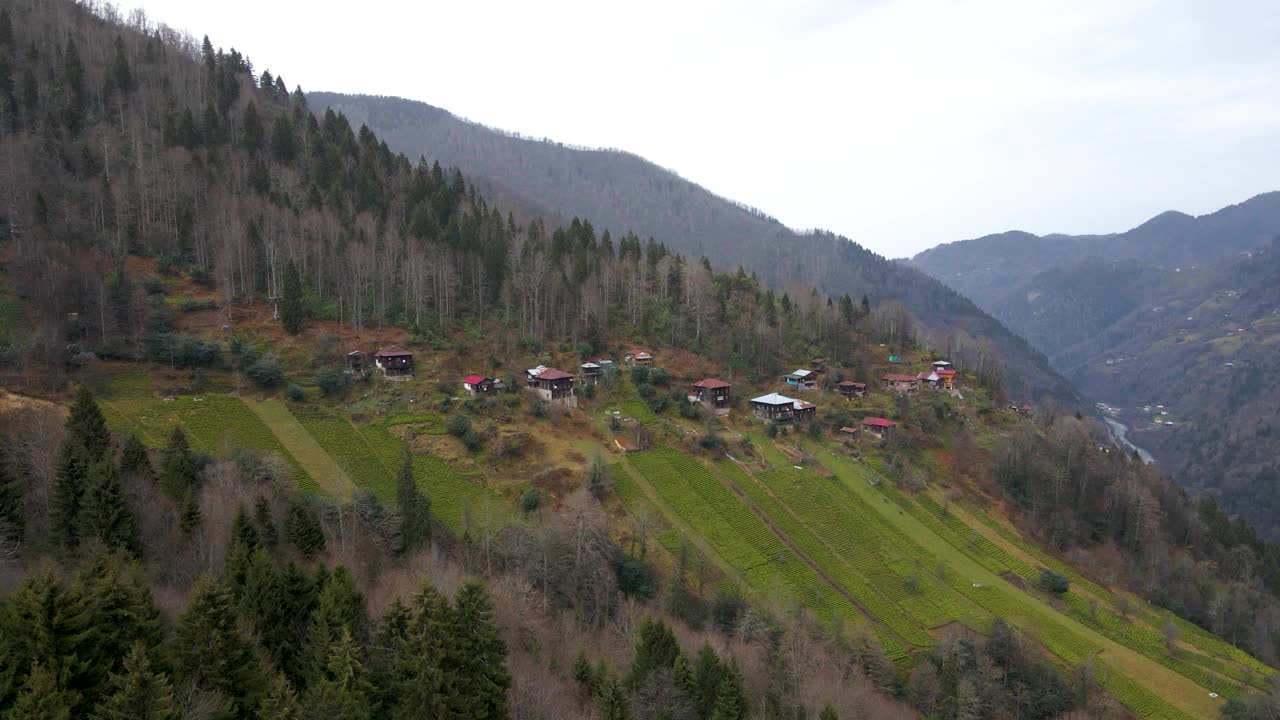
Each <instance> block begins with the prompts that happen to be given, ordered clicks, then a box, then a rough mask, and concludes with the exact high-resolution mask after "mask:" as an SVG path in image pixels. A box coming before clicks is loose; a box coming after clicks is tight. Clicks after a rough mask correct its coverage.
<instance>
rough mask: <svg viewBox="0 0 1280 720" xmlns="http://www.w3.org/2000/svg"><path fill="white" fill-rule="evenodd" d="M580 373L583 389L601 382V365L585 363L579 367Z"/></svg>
mask: <svg viewBox="0 0 1280 720" xmlns="http://www.w3.org/2000/svg"><path fill="white" fill-rule="evenodd" d="M578 372H579V374H580V375H581V376H582V386H583V387H586V386H588V385H595V384H596V383H598V382H600V363H594V362H584V363H582V364H581V365H579V366H578Z"/></svg>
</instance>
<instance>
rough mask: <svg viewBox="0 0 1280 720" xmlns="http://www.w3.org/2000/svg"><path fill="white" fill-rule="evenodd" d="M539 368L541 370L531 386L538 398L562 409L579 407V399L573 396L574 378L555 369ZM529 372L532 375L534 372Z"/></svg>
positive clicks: (533, 377) (533, 378)
mask: <svg viewBox="0 0 1280 720" xmlns="http://www.w3.org/2000/svg"><path fill="white" fill-rule="evenodd" d="M539 367H541V369H540V370H538V372H537V374H535V375H533V376H532V382H531V383H530V385H529V387H531V388H533V391H534V392H535V393H537V394H538V397H540V398H542V399H543V400H546V401H547V402H549V403H552V404H554V405H559V406H561V407H577V406H578V398H577V397H576V396H575V395H574V394H573V376H572V375H570V374H569V373H567V372H564V371H562V370H557V369H555V368H549V367H542V366H539ZM535 369H536V368H535ZM528 372H530V373H532V372H533V370H530V371H528Z"/></svg>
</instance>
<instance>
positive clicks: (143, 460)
mask: <svg viewBox="0 0 1280 720" xmlns="http://www.w3.org/2000/svg"><path fill="white" fill-rule="evenodd" d="M120 471H121V472H123V473H126V474H133V473H136V474H138V475H141V476H142V477H145V478H147V479H155V476H156V471H155V468H153V467H151V457H150V456H149V455H148V454H147V446H146V445H143V444H142V441H141V440H139V439H138V436H137V435H130V436H129V439H127V440H125V441H124V450H123V451H122V452H121V455H120Z"/></svg>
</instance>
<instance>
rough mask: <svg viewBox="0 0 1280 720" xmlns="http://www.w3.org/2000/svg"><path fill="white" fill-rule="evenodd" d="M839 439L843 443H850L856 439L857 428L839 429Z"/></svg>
mask: <svg viewBox="0 0 1280 720" xmlns="http://www.w3.org/2000/svg"><path fill="white" fill-rule="evenodd" d="M840 439H841V440H843V441H845V442H852V441H854V440H857V439H858V428H853V427H842V428H840Z"/></svg>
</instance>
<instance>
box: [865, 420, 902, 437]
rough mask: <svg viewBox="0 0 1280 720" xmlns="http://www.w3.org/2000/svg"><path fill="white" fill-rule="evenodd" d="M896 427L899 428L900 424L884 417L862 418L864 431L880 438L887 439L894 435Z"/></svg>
mask: <svg viewBox="0 0 1280 720" xmlns="http://www.w3.org/2000/svg"><path fill="white" fill-rule="evenodd" d="M896 427H898V423H896V422H894V421H892V420H886V419H884V418H882V417H865V418H862V429H864V430H866V431H867V432H869V433H871V434H872V435H875V436H876V437H878V438H885V437H888V436H889V435H892V434H893V429H894V428H896Z"/></svg>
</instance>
